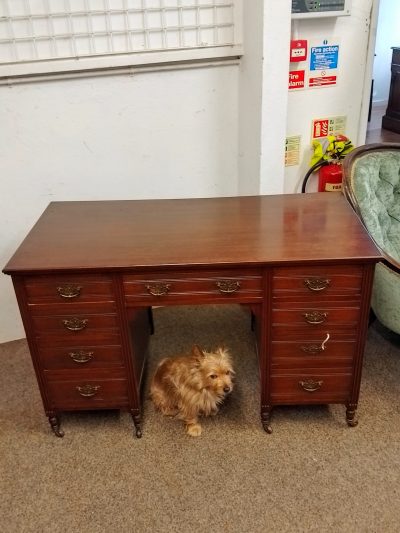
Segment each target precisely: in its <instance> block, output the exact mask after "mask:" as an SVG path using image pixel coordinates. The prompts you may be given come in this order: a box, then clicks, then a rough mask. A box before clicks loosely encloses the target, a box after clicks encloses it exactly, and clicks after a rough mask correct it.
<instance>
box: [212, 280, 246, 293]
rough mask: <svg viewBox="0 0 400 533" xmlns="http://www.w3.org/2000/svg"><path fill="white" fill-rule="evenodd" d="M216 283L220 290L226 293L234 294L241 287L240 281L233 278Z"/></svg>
mask: <svg viewBox="0 0 400 533" xmlns="http://www.w3.org/2000/svg"><path fill="white" fill-rule="evenodd" d="M215 284H216V286H217V287H218V290H219V292H222V293H224V294H232V293H233V292H236V291H238V290H239V289H240V281H235V280H233V279H225V280H222V281H216V283H215Z"/></svg>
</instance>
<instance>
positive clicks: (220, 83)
mask: <svg viewBox="0 0 400 533" xmlns="http://www.w3.org/2000/svg"><path fill="white" fill-rule="evenodd" d="M0 102H1V104H0V124H1V129H0V168H1V184H2V186H1V200H0V202H1V209H0V220H1V222H0V243H1V244H0V264H1V266H2V267H3V266H4V265H5V263H6V262H7V261H8V259H9V258H10V256H11V254H12V253H13V252H14V250H15V249H16V247H17V246H18V244H19V243H20V242H21V241H22V239H23V238H24V236H25V235H26V233H27V232H28V230H29V229H30V228H31V226H32V225H33V224H34V222H35V221H36V219H37V218H38V216H39V215H40V213H41V212H42V211H43V210H44V208H45V207H46V206H47V204H48V203H49V202H50V201H53V200H95V199H119V198H121V199H135V198H177V197H196V196H197V197H204V196H235V195H236V194H237V193H238V172H237V146H238V125H237V116H238V67H237V66H223V67H211V68H198V69H189V70H178V71H164V72H151V73H146V74H138V75H134V76H133V77H131V76H128V75H122V76H110V77H97V78H86V79H78V80H77V79H75V80H68V81H65V80H64V81H59V82H38V83H31V84H25V85H15V86H11V87H6V86H2V87H0ZM83 253H84V252H83ZM0 294H1V306H0V342H4V341H7V340H11V339H15V338H19V337H23V336H24V332H23V329H22V324H21V320H20V318H19V313H18V311H17V305H16V301H15V296H14V293H13V289H12V284H11V279H10V277H9V276H4V275H1V276H0Z"/></svg>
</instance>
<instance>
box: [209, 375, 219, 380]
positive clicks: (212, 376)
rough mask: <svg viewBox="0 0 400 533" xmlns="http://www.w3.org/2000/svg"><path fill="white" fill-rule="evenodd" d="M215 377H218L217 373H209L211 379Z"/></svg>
mask: <svg viewBox="0 0 400 533" xmlns="http://www.w3.org/2000/svg"><path fill="white" fill-rule="evenodd" d="M217 377H218V376H217V374H211V376H210V378H211V379H217Z"/></svg>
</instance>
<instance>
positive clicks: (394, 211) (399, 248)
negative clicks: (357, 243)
mask: <svg viewBox="0 0 400 533" xmlns="http://www.w3.org/2000/svg"><path fill="white" fill-rule="evenodd" d="M343 168H344V178H343V190H344V193H345V195H346V197H347V198H348V200H349V201H350V203H351V205H352V206H353V208H354V209H355V211H356V212H357V213H358V215H359V217H360V218H361V220H362V222H363V224H364V225H365V227H366V228H367V230H368V232H369V234H370V235H371V237H372V238H373V240H374V241H375V243H376V244H377V245H378V247H379V248H380V249H381V252H382V255H383V256H384V258H385V261H383V262H381V263H378V264H377V266H376V271H375V278H374V286H373V290H372V308H373V310H374V312H375V314H376V316H377V317H378V319H379V320H380V322H382V323H383V324H384V325H385V326H386V327H388V328H389V329H391V330H392V331H395V332H396V333H400V144H392V143H382V144H371V145H364V146H360V147H359V148H356V149H355V150H353V152H351V153H350V154H349V155H348V156H347V157H346V158H345V160H344V162H343Z"/></svg>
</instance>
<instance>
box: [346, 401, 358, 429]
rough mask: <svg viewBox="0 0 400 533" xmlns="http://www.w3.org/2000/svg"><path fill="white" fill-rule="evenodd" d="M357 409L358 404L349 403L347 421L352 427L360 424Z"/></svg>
mask: <svg viewBox="0 0 400 533" xmlns="http://www.w3.org/2000/svg"><path fill="white" fill-rule="evenodd" d="M356 410H357V405H356V404H349V405H347V406H346V422H347V425H349V426H350V427H352V428H354V427H356V425H357V424H358V420H357V419H356Z"/></svg>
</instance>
